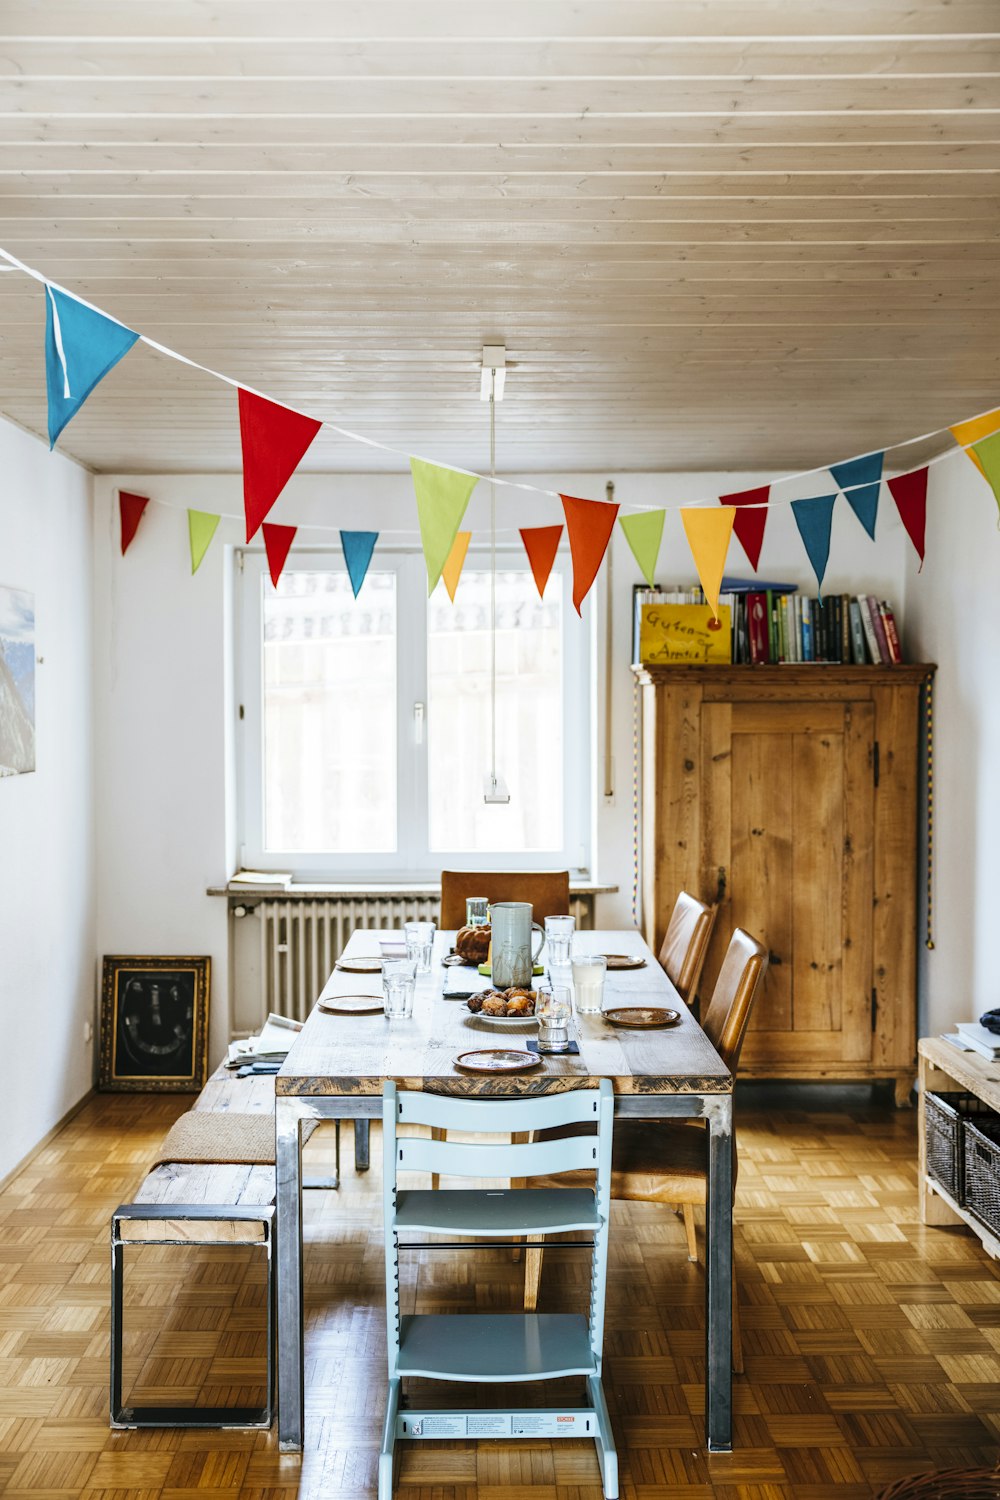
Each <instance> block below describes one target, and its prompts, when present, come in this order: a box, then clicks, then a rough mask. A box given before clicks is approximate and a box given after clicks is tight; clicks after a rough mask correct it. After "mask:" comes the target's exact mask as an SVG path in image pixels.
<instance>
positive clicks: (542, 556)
mask: <svg viewBox="0 0 1000 1500" xmlns="http://www.w3.org/2000/svg"><path fill="white" fill-rule="evenodd" d="M562 534H563V529H562V527H561V526H522V527H521V541H522V542H523V543H524V550H525V552H526V553H527V554H528V562H529V563H530V564H531V576H532V577H533V578H534V580H535V588H536V589H537V590H538V597H539V599H544V597H545V585H546V584H547V583H548V581H549V574H550V573H551V572H552V564H553V563H554V562H555V560H556V553H557V552H558V551H559V541H560V538H561V537H562Z"/></svg>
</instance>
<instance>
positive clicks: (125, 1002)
mask: <svg viewBox="0 0 1000 1500" xmlns="http://www.w3.org/2000/svg"><path fill="white" fill-rule="evenodd" d="M211 962H212V961H211V959H209V958H147V957H133V956H121V955H114V956H112V957H107V958H105V960H104V975H103V981H102V984H101V1057H100V1068H99V1074H98V1087H99V1088H101V1089H119V1090H126V1091H131V1092H133V1093H178V1094H179V1093H184V1092H188V1091H191V1090H195V1089H200V1088H201V1087H202V1086H203V1084H204V1082H205V1068H206V1062H207V1036H208V1000H209V984H210V977H211Z"/></svg>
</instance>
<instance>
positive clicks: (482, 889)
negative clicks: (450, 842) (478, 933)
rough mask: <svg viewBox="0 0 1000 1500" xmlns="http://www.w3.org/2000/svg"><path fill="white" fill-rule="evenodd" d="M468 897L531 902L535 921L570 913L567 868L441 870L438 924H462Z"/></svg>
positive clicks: (455, 925)
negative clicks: (439, 916)
mask: <svg viewBox="0 0 1000 1500" xmlns="http://www.w3.org/2000/svg"><path fill="white" fill-rule="evenodd" d="M468 896H485V897H486V899H487V900H488V901H491V902H492V901H530V902H531V905H532V906H533V907H534V918H535V921H536V922H542V921H544V920H545V918H546V917H561V916H565V915H566V914H567V913H568V912H569V871H568V870H525V871H520V870H496V871H483V870H442V871H441V919H440V921H439V923H438V926H439V927H444V928H457V927H464V926H465V901H466V897H468Z"/></svg>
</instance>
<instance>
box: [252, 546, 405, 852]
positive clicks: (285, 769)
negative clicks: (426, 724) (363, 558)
mask: <svg viewBox="0 0 1000 1500" xmlns="http://www.w3.org/2000/svg"><path fill="white" fill-rule="evenodd" d="M262 582H263V589H264V593H263V620H264V652H263V655H264V830H265V832H264V842H265V847H266V848H268V849H275V850H284V849H291V850H300V851H313V850H328V851H330V852H333V853H338V854H349V853H355V852H370V853H386V852H391V851H392V850H394V849H395V848H396V576H395V574H394V573H384V572H383V573H376V572H374V571H371V572H369V573H368V575H367V577H366V579H365V586H364V590H363V591H362V594H361V597H360V598H359V599H357V600H356V599H355V598H354V595H353V594H352V592H351V585H350V581H349V579H348V576H347V574H346V573H340V572H337V573H299V572H291V573H285V574H284V575H283V576H282V578H281V581H280V584H279V586H278V588H277V589H272V587H271V584H270V580H262Z"/></svg>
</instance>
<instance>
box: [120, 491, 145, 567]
mask: <svg viewBox="0 0 1000 1500" xmlns="http://www.w3.org/2000/svg"><path fill="white" fill-rule="evenodd" d="M148 504H149V496H148V495H131V494H129V492H128V490H119V491H118V514H119V517H120V518H121V523H122V557H124V556H125V554H126V552H127V551H128V549H129V548H130V547H131V545H132V539H133V537H134V536H135V534H136V532H137V531H138V530H139V522H140V521H141V520H142V513H143V511H144V510H145V509H146V506H147V505H148Z"/></svg>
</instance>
